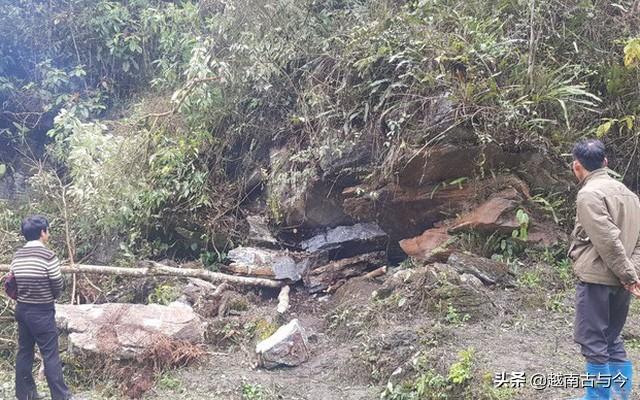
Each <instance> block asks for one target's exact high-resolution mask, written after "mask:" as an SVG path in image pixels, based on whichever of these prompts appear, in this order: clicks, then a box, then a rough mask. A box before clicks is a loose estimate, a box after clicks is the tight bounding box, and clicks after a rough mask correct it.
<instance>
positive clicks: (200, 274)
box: [0, 262, 285, 288]
mask: <svg viewBox="0 0 640 400" xmlns="http://www.w3.org/2000/svg"><path fill="white" fill-rule="evenodd" d="M9 269H10V265H6V264H0V272H8V271H9ZM60 271H61V272H62V273H63V274H101V275H120V276H139V277H144V276H182V277H192V278H200V279H204V280H206V281H210V282H229V283H234V284H238V285H245V286H263V287H271V288H280V287H282V286H284V285H285V282H281V281H276V280H273V279H265V278H253V277H246V276H236V275H228V274H223V273H220V272H212V271H207V270H206V269H191V268H174V267H169V266H167V265H162V264H158V263H156V262H151V266H150V267H141V268H123V267H110V266H102V265H86V264H75V265H72V266H71V265H64V266H62V267H60Z"/></svg>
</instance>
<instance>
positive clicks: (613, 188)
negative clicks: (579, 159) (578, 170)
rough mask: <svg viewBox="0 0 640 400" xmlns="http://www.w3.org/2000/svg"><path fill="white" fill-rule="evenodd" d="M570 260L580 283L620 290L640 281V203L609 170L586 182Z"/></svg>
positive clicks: (592, 176) (589, 176)
mask: <svg viewBox="0 0 640 400" xmlns="http://www.w3.org/2000/svg"><path fill="white" fill-rule="evenodd" d="M576 208H577V213H576V225H575V228H574V230H573V233H572V234H571V239H572V241H571V246H570V247H569V257H571V259H572V260H573V270H574V271H575V273H576V275H577V277H578V279H580V281H582V282H587V283H599V284H602V285H610V286H620V284H621V282H622V283H624V284H627V283H633V282H635V281H637V280H638V273H637V272H636V267H640V202H639V201H638V196H636V195H635V193H633V192H632V191H631V190H629V189H627V187H626V186H625V185H624V184H622V183H620V182H618V181H617V180H615V179H613V178H612V177H610V176H609V174H608V173H607V170H606V169H605V168H601V169H597V170H595V171H592V172H591V173H590V174H589V175H587V177H586V178H585V179H584V180H583V181H582V188H581V189H580V191H579V192H578V200H577V204H576Z"/></svg>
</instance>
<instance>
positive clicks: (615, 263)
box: [569, 140, 640, 400]
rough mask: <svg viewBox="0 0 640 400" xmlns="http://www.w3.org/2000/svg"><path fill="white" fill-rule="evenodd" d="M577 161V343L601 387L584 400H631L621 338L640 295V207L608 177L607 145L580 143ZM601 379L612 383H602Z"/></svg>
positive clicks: (571, 250)
mask: <svg viewBox="0 0 640 400" xmlns="http://www.w3.org/2000/svg"><path fill="white" fill-rule="evenodd" d="M573 158H574V161H573V172H574V174H575V175H576V177H577V178H578V180H579V182H580V185H581V188H580V191H579V192H578V199H577V204H576V207H577V215H576V224H575V229H574V230H573V233H572V235H571V236H572V242H571V246H570V248H569V256H570V257H571V259H572V260H573V269H574V271H575V274H576V276H577V277H578V280H579V282H578V284H577V288H576V318H575V325H574V338H575V341H576V343H578V344H579V345H580V346H581V349H582V354H583V355H584V357H585V358H586V361H587V368H586V371H587V377H588V378H589V377H590V378H591V379H592V380H591V382H594V381H597V382H596V384H594V385H591V384H585V385H584V386H585V390H586V394H585V396H584V397H582V399H607V400H608V399H621V400H628V399H629V398H630V394H631V389H632V379H631V378H632V365H631V361H630V360H629V359H628V358H627V353H626V351H625V348H624V343H623V341H622V339H621V337H620V332H621V331H622V328H623V327H624V324H625V321H626V319H627V313H628V311H629V303H630V301H631V293H634V294H638V292H640V284H639V282H638V273H637V271H636V266H637V265H640V241H639V239H640V201H638V196H636V195H635V193H633V192H632V191H630V190H629V189H627V187H626V186H625V185H624V184H622V183H620V182H618V181H617V180H615V179H613V178H612V177H610V176H609V174H608V173H607V169H606V166H607V159H606V156H605V147H604V145H603V144H602V142H600V141H598V140H584V141H581V142H579V143H577V144H576V145H575V147H574V148H573ZM630 292H631V293H630ZM598 374H600V376H604V377H605V378H606V379H599V380H597V379H596V377H597V376H598ZM589 386H593V387H589Z"/></svg>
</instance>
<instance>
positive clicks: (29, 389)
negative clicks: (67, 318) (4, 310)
mask: <svg viewBox="0 0 640 400" xmlns="http://www.w3.org/2000/svg"><path fill="white" fill-rule="evenodd" d="M22 234H23V235H24V237H25V239H26V240H27V243H26V244H25V245H24V247H22V248H20V249H18V251H17V252H16V254H15V256H14V258H13V262H12V263H11V271H12V272H13V274H14V275H15V277H16V284H17V286H18V299H17V300H18V303H17V305H16V312H15V315H16V321H17V322H18V347H19V349H18V355H17V357H16V397H17V398H18V400H33V399H39V398H42V397H41V396H40V395H38V393H37V392H36V384H35V381H34V380H33V374H32V369H33V356H34V346H35V344H37V345H38V348H39V349H40V353H41V354H42V360H43V363H44V373H45V376H46V378H47V384H48V385H49V390H50V391H51V399H52V400H68V399H71V398H72V397H71V394H70V392H69V389H68V388H67V385H66V384H65V383H64V378H63V376H62V363H61V361H60V355H59V354H58V331H57V329H56V322H55V307H54V301H55V299H56V298H58V297H59V296H60V294H61V293H62V290H63V286H64V281H63V280H62V275H61V274H60V263H59V261H58V258H57V257H56V255H55V254H54V253H53V252H52V251H51V250H49V249H48V248H47V247H46V246H45V244H46V243H47V242H48V241H49V222H48V221H47V219H46V218H44V217H41V216H31V217H27V218H25V220H24V221H22Z"/></svg>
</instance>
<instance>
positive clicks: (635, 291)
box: [624, 281, 640, 298]
mask: <svg viewBox="0 0 640 400" xmlns="http://www.w3.org/2000/svg"><path fill="white" fill-rule="evenodd" d="M624 288H625V289H627V290H628V291H629V292H631V294H632V295H634V296H635V297H637V298H640V281H636V282H634V283H632V284H630V285H624Z"/></svg>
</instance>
